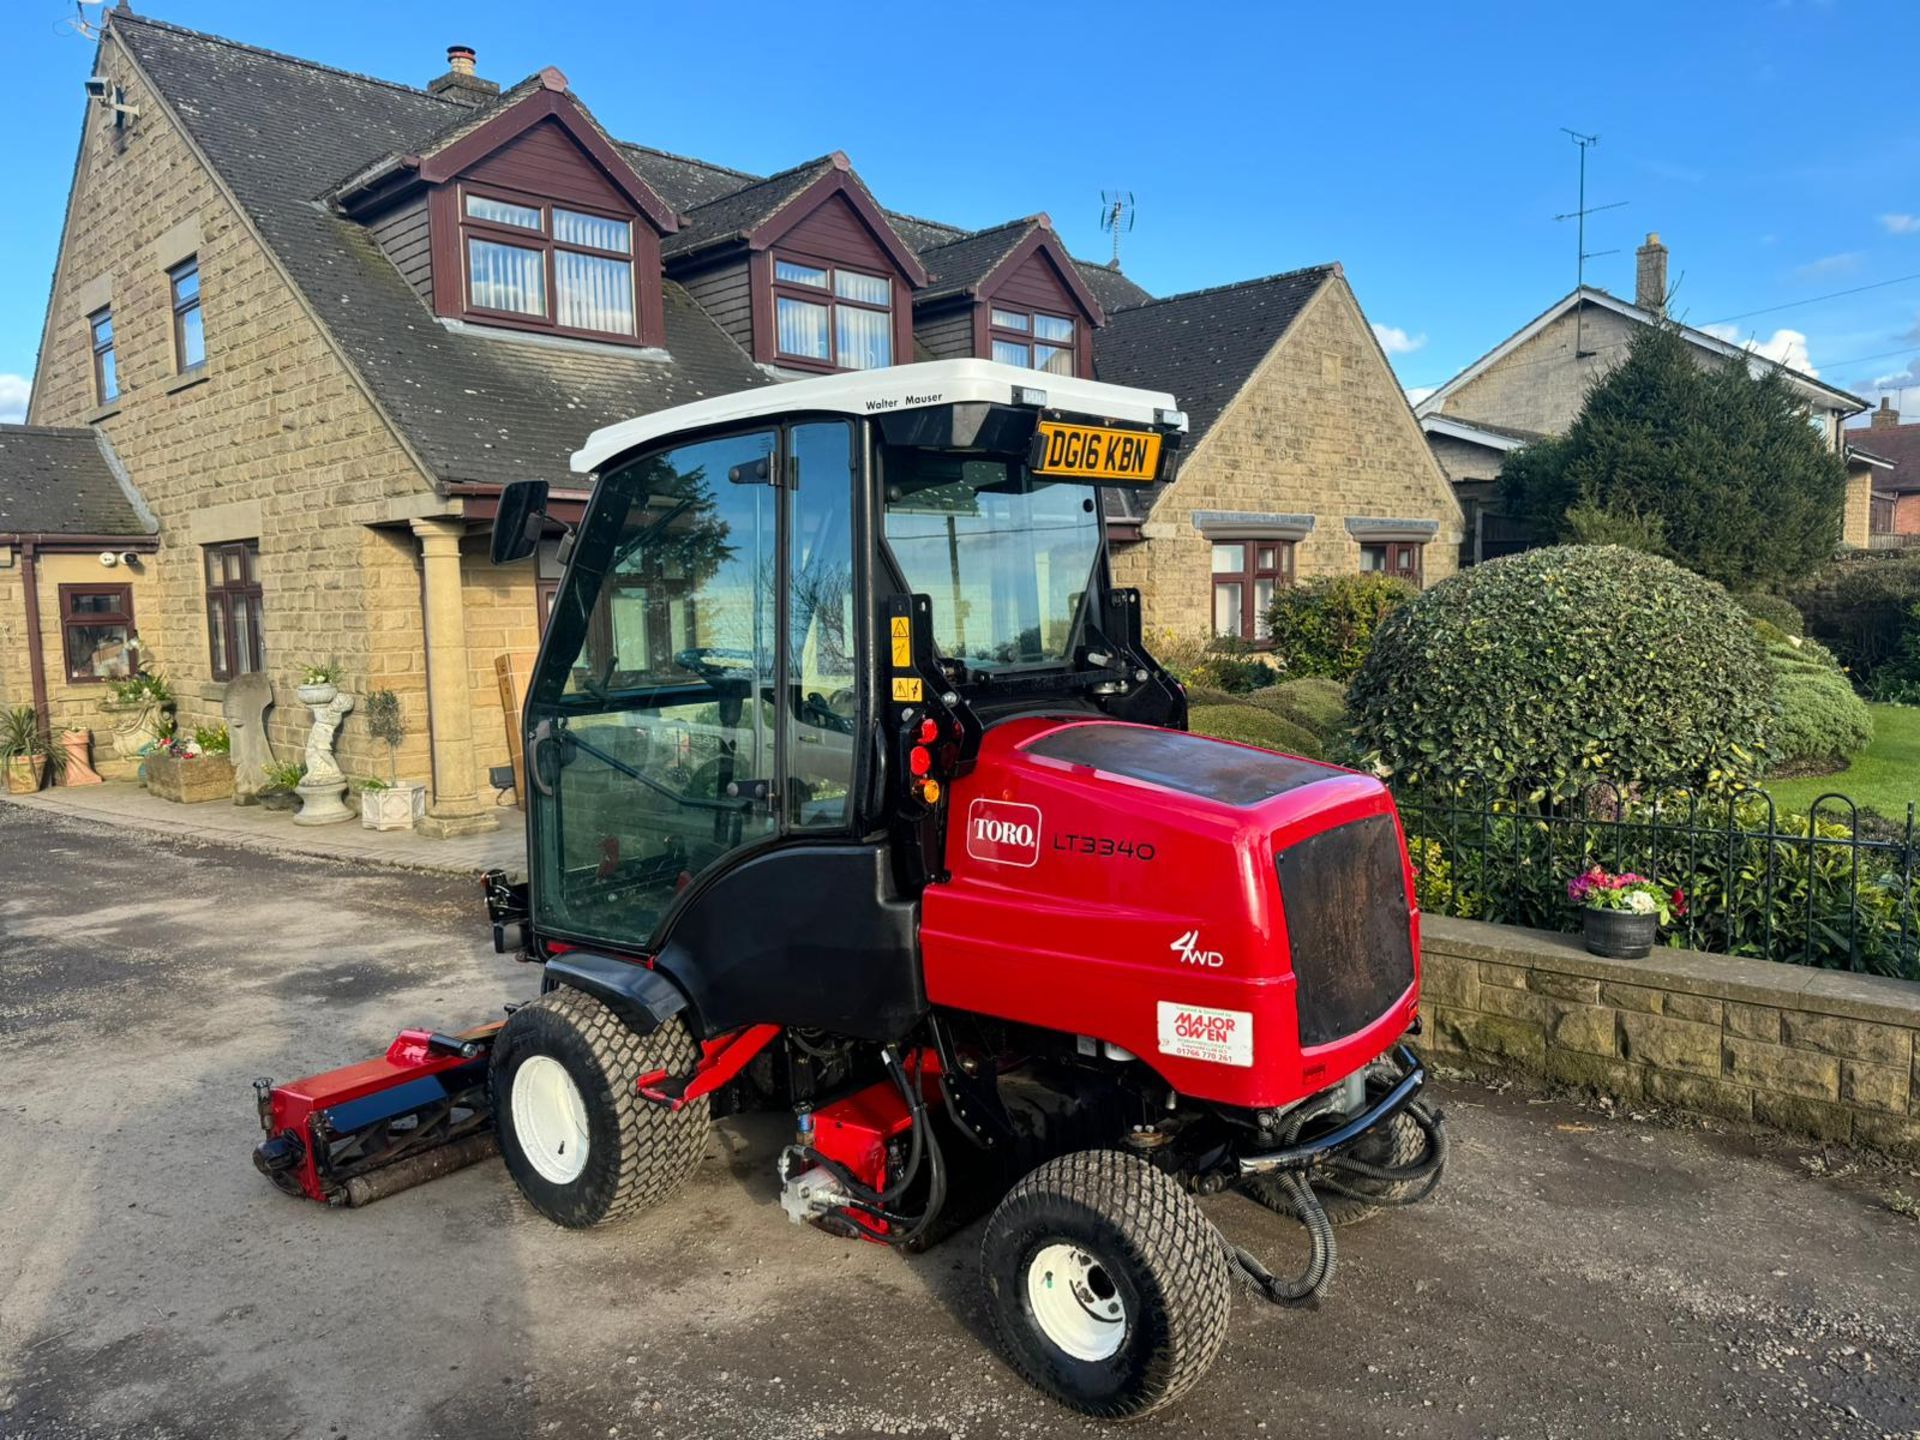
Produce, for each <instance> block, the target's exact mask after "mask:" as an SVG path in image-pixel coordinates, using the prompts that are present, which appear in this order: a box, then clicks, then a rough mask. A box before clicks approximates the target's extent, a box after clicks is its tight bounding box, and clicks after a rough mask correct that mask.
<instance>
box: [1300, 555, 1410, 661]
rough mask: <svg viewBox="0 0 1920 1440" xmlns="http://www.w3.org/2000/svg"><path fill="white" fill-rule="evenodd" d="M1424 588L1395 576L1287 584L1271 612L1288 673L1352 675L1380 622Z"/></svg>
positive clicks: (1338, 578) (1373, 576)
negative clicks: (1419, 589) (1418, 587)
mask: <svg viewBox="0 0 1920 1440" xmlns="http://www.w3.org/2000/svg"><path fill="white" fill-rule="evenodd" d="M1419 593H1420V592H1419V591H1418V590H1416V589H1414V587H1413V586H1411V585H1409V584H1408V583H1407V582H1406V581H1404V580H1396V579H1394V578H1393V577H1392V576H1391V575H1381V574H1359V575H1335V576H1329V577H1326V578H1323V579H1319V580H1311V581H1309V582H1308V583H1307V584H1305V585H1293V586H1287V587H1285V588H1283V589H1281V590H1279V591H1278V592H1277V593H1276V594H1275V595H1274V597H1273V604H1272V606H1271V607H1270V608H1269V609H1268V611H1267V623H1268V625H1269V626H1270V627H1271V631H1272V639H1273V649H1274V653H1275V654H1276V655H1278V656H1280V657H1281V659H1282V660H1283V661H1285V663H1286V669H1287V673H1288V674H1289V675H1321V676H1326V677H1328V678H1330V679H1334V680H1339V681H1343V682H1344V681H1347V680H1351V679H1352V678H1353V676H1354V672H1355V671H1356V670H1358V669H1359V668H1360V662H1361V661H1362V660H1364V659H1365V658H1366V655H1367V650H1368V647H1370V646H1371V645H1372V644H1373V636H1374V632H1375V631H1376V630H1378V629H1379V628H1380V623H1381V621H1383V620H1385V619H1386V618H1387V616H1389V615H1391V614H1392V613H1393V612H1394V611H1395V610H1397V609H1399V608H1400V607H1401V606H1402V605H1404V604H1406V603H1407V602H1408V601H1409V600H1411V599H1413V598H1414V597H1415V596H1416V595H1418V594H1419Z"/></svg>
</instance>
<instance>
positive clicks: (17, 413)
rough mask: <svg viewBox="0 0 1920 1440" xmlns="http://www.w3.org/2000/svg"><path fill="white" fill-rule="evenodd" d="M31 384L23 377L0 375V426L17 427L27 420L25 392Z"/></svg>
mask: <svg viewBox="0 0 1920 1440" xmlns="http://www.w3.org/2000/svg"><path fill="white" fill-rule="evenodd" d="M32 389H33V382H32V381H30V380H28V379H27V377H26V376H24V375H0V425H18V424H19V423H20V422H21V421H22V420H25V419H26V418H27V392H28V391H30V390H32Z"/></svg>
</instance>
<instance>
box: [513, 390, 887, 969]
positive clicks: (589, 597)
mask: <svg viewBox="0 0 1920 1440" xmlns="http://www.w3.org/2000/svg"><path fill="white" fill-rule="evenodd" d="M821 432H829V433H828V434H826V435H824V436H823V435H822V434H821ZM849 455H850V445H849V442H848V427H847V426H846V425H845V424H841V423H835V424H829V425H818V426H801V427H794V428H793V429H791V430H788V431H785V432H782V431H779V430H774V429H768V430H761V431H755V432H752V433H748V434H740V435H732V436H727V437H724V438H721V439H714V440H706V441H701V442H698V443H695V444H691V445H684V446H681V447H678V448H675V449H672V450H668V451H665V452H661V453H656V454H653V455H650V456H643V457H642V458H640V459H638V460H636V461H634V462H631V463H629V464H627V465H624V466H622V467H620V468H619V469H617V470H615V471H613V472H611V473H610V474H608V475H607V476H605V477H604V478H603V479H602V480H601V481H600V482H599V486H598V489H597V492H596V495H595V499H594V503H593V505H592V506H591V508H590V509H589V511H588V513H587V516H586V519H585V522H584V524H583V526H582V528H581V532H580V534H579V536H578V537H577V540H576V543H575V546H574V553H573V557H572V560H571V562H570V565H569V568H568V572H567V576H566V579H565V580H564V581H563V582H562V584H561V587H560V590H559V592H558V594H557V595H556V597H555V599H554V603H553V611H552V620H551V626H550V630H549V633H548V635H547V640H546V645H545V648H544V649H543V650H542V651H541V656H540V662H539V667H538V670H537V673H536V675H535V677H534V683H533V687H532V691H531V693H530V695H529V697H528V704H527V725H528V728H529V734H528V769H529V778H530V782H531V783H530V787H529V788H530V790H531V792H532V799H533V826H532V831H531V839H532V844H533V855H532V857H531V859H532V869H533V882H534V883H533V895H534V904H535V912H536V916H537V918H538V920H539V921H540V923H541V925H542V927H543V928H545V929H547V930H550V931H552V932H555V933H559V934H572V935H578V936H581V937H584V938H591V939H595V940H599V941H603V942H605V943H608V944H612V945H616V946H618V945H625V946H633V947H639V946H644V945H646V944H647V943H648V942H649V939H650V937H652V936H653V934H654V933H655V931H656V930H657V929H658V927H659V925H660V922H661V920H662V919H663V917H665V915H666V914H667V912H668V911H669V909H670V908H671V907H672V905H673V902H674V900H675V899H676V897H678V896H679V895H680V894H681V893H682V892H683V891H685V890H686V889H687V888H688V887H689V886H690V885H692V884H693V883H694V882H695V880H697V879H699V878H700V877H702V876H704V875H707V874H709V873H710V872H713V871H715V870H716V869H718V868H724V867H725V866H726V865H727V864H728V863H729V861H730V860H731V859H732V858H733V857H734V856H736V855H737V854H739V853H741V852H743V851H746V850H749V849H751V848H753V847H755V846H761V845H765V844H767V843H769V842H771V841H772V840H774V839H776V838H777V837H778V836H779V835H780V834H782V833H784V832H785V831H787V830H790V829H794V828H803V829H806V830H809V831H812V832H816V833H817V832H820V831H826V832H828V833H831V832H832V831H833V830H834V829H835V828H839V827H844V826H845V825H846V823H847V821H848V797H849V795H850V793H851V779H852V764H853V734H854V711H853V704H852V686H853V663H852V659H851V653H850V642H851V638H852V628H851V606H852V602H853V594H852V584H851V576H852V557H853V549H852V543H853V542H852V531H851V528H850V526H849V524H848V518H849V511H850V501H851V471H850V466H849ZM809 457H812V458H811V459H809ZM796 461H798V462H799V463H796ZM796 479H802V480H803V483H802V485H801V487H800V488H799V489H798V490H796V489H795V485H794V481H795V480H796ZM796 495H798V497H799V503H798V504H797V505H796V504H794V503H793V497H795V496H796ZM783 627H784V630H783ZM783 633H784V634H785V635H786V637H787V642H786V643H785V644H784V645H783V644H782V643H781V636H782V634H783Z"/></svg>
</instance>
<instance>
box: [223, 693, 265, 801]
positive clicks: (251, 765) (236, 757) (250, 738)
mask: <svg viewBox="0 0 1920 1440" xmlns="http://www.w3.org/2000/svg"><path fill="white" fill-rule="evenodd" d="M272 704H273V682H272V681H271V680H269V679H267V677H266V676H265V675H264V674H262V673H260V672H259V671H254V672H252V673H250V674H246V675H236V676H234V678H233V679H232V680H229V681H228V682H227V692H226V694H225V695H224V696H223V697H222V698H221V701H220V718H221V719H222V720H224V721H225V722H226V725H227V736H228V739H229V741H230V742H231V745H232V752H231V753H232V759H233V803H234V804H236V805H257V804H259V803H260V792H261V791H262V790H264V789H266V788H267V766H269V765H271V764H272V763H273V750H272V748H271V747H270V746H269V745H268V744H267V710H268V708H269V707H270V706H271V705H272Z"/></svg>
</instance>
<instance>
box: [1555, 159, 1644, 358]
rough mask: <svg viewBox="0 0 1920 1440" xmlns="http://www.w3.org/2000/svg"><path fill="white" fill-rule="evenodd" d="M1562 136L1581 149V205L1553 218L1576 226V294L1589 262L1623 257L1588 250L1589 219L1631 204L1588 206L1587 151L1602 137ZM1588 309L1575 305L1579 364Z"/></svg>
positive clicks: (1575, 351)
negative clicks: (1604, 257) (1583, 326)
mask: <svg viewBox="0 0 1920 1440" xmlns="http://www.w3.org/2000/svg"><path fill="white" fill-rule="evenodd" d="M1560 133H1561V134H1562V135H1565V136H1566V137H1567V138H1568V139H1570V140H1572V141H1573V143H1574V144H1575V145H1577V146H1578V147H1579V148H1580V201H1579V204H1578V206H1577V207H1576V208H1575V209H1572V210H1569V211H1567V212H1566V214H1564V215H1556V216H1554V217H1553V218H1554V219H1555V220H1572V221H1574V222H1575V224H1574V233H1575V240H1574V247H1573V251H1574V262H1573V288H1574V290H1575V292H1576V293H1577V292H1578V291H1580V290H1581V289H1582V288H1584V287H1585V285H1586V283H1587V261H1589V260H1597V259H1599V258H1600V257H1601V256H1602V255H1617V254H1619V253H1620V252H1619V251H1618V250H1617V249H1616V250H1589V249H1587V216H1589V215H1598V214H1599V213H1600V212H1601V211H1602V210H1618V209H1619V208H1620V207H1621V206H1622V205H1625V204H1627V203H1628V202H1627V201H1625V200H1613V201H1609V202H1608V203H1607V204H1605V205H1589V204H1587V151H1589V150H1591V149H1592V148H1593V147H1594V146H1596V145H1598V144H1599V143H1600V137H1599V136H1598V135H1582V134H1581V133H1580V132H1579V131H1578V130H1569V129H1568V128H1567V127H1566V126H1564V125H1562V126H1561V127H1560ZM1586 308H1587V307H1586V304H1585V302H1584V301H1576V302H1575V303H1574V307H1573V354H1574V358H1575V359H1576V360H1584V359H1586V358H1587V351H1586V349H1585V347H1584V346H1583V345H1582V344H1581V339H1582V329H1581V324H1582V321H1583V320H1584V318H1585V315H1586Z"/></svg>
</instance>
